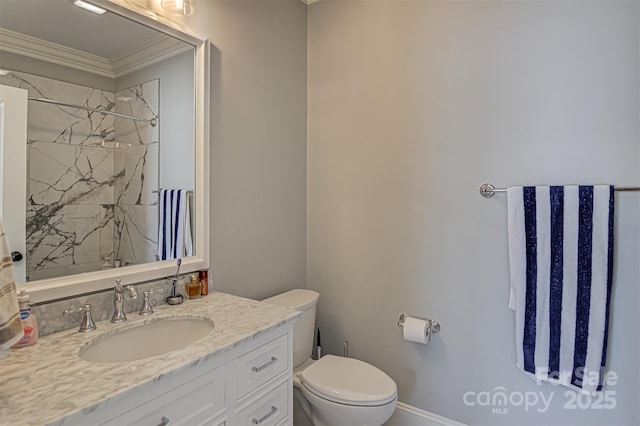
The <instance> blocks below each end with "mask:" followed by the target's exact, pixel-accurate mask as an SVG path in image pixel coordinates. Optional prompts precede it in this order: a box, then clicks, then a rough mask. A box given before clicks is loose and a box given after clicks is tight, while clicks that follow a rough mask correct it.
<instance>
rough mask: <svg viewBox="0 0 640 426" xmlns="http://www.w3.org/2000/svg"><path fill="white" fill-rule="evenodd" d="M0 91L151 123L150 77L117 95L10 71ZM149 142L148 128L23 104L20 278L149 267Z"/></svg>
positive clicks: (155, 94)
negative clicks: (120, 145)
mask: <svg viewBox="0 0 640 426" xmlns="http://www.w3.org/2000/svg"><path fill="white" fill-rule="evenodd" d="M0 84H6V85H9V86H14V87H20V88H24V89H26V90H28V92H29V96H32V97H41V98H48V99H55V100H58V101H61V102H66V103H70V104H77V105H85V106H89V107H92V108H98V109H104V110H114V111H117V112H122V113H126V114H132V115H136V116H139V117H144V118H153V117H155V118H157V117H158V111H159V104H158V101H159V80H154V81H151V82H148V83H145V84H141V85H138V86H134V87H132V88H130V89H127V90H123V91H121V92H118V93H117V94H116V93H112V92H107V91H102V90H98V89H94V88H90V87H84V86H79V85H76V84H71V83H66V82H63V81H58V80H53V79H49V78H46V77H40V76H36V75H31V74H27V73H22V72H14V71H12V72H11V73H10V74H8V75H6V76H0ZM116 98H117V100H116V101H114V100H115V99H116ZM158 135H159V132H158V126H156V127H152V126H151V125H150V124H148V123H143V122H138V121H133V120H128V119H122V118H118V119H117V120H116V119H115V118H114V117H113V116H107V115H102V114H99V113H95V112H89V111H85V110H81V109H75V108H69V107H60V106H55V105H50V104H43V103H38V102H34V101H31V102H29V114H28V129H27V138H28V149H27V158H28V159H27V161H28V164H27V170H28V174H29V176H28V189H27V206H26V209H27V235H28V236H27V256H26V257H27V274H28V279H29V280H35V279H43V278H52V277H57V276H63V275H69V274H76V273H82V272H89V271H95V270H99V269H100V267H101V266H102V264H103V263H104V261H103V259H104V258H105V257H110V258H111V259H112V260H113V259H114V258H122V260H123V261H128V262H130V263H142V262H148V261H153V260H155V251H156V241H157V236H156V234H157V230H156V229H157V228H156V227H157V210H156V209H157V208H156V206H155V205H156V204H157V194H155V193H153V192H152V190H153V189H157V187H158V182H159V179H158ZM102 139H106V140H114V139H115V140H117V141H123V142H128V143H131V144H132V145H133V146H132V147H131V148H129V149H126V150H122V149H116V150H114V149H106V148H103V147H99V146H98V145H99V143H100V141H101V140H102ZM116 204H122V205H123V206H125V207H126V208H124V209H119V210H118V209H117V208H116V207H117V206H115V205H116ZM133 206H137V207H142V206H145V209H146V210H145V209H131V208H129V207H133ZM147 218H151V219H152V220H151V222H145V221H146V220H147Z"/></svg>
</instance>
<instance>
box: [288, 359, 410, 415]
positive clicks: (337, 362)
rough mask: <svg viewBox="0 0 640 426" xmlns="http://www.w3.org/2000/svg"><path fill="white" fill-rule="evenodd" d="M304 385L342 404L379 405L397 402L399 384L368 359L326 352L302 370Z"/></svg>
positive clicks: (320, 396) (315, 392) (327, 398)
mask: <svg viewBox="0 0 640 426" xmlns="http://www.w3.org/2000/svg"><path fill="white" fill-rule="evenodd" d="M300 380H301V382H302V385H303V386H304V387H305V388H306V389H307V390H308V391H309V392H311V393H313V394H314V395H316V396H318V397H319V398H323V399H326V400H329V401H332V402H335V403H338V404H345V405H354V406H379V405H385V404H388V403H390V402H392V401H394V400H395V399H396V397H397V393H398V389H397V387H396V383H395V382H394V381H393V379H391V377H389V376H387V375H386V374H385V373H384V372H382V371H380V370H379V369H377V368H376V367H374V366H372V365H370V364H367V363H366V362H363V361H360V360H357V359H353V358H343V357H337V356H334V355H325V356H324V357H322V358H320V359H319V360H318V361H316V362H314V363H313V364H312V365H310V366H309V367H307V368H305V369H304V370H303V371H302V372H301V373H300Z"/></svg>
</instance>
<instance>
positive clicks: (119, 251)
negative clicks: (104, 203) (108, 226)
mask: <svg viewBox="0 0 640 426" xmlns="http://www.w3.org/2000/svg"><path fill="white" fill-rule="evenodd" d="M114 221H115V227H116V230H115V231H116V233H115V238H114V244H116V245H115V247H114V249H115V256H116V258H119V259H121V260H122V261H126V262H129V263H133V264H137V263H147V262H155V261H156V253H157V247H158V208H157V206H119V205H116V206H114Z"/></svg>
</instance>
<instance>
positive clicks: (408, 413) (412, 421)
mask: <svg viewBox="0 0 640 426" xmlns="http://www.w3.org/2000/svg"><path fill="white" fill-rule="evenodd" d="M384 426H464V423H460V422H457V421H455V420H452V419H448V418H446V417H442V416H440V415H438V414H434V413H431V412H429V411H425V410H422V409H420V408H417V407H414V406H412V405H409V404H405V403H404V402H398V405H396V409H395V411H394V412H393V415H392V416H391V418H390V419H389V420H387V422H386V423H385V424H384Z"/></svg>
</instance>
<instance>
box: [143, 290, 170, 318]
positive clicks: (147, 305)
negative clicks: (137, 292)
mask: <svg viewBox="0 0 640 426" xmlns="http://www.w3.org/2000/svg"><path fill="white" fill-rule="evenodd" d="M153 293H164V288H156V289H151V290H146V291H144V292H143V294H144V299H143V300H142V306H141V307H140V311H139V312H138V314H139V315H151V314H152V313H153V305H152V304H151V298H150V296H151V295H152V294H153Z"/></svg>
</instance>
